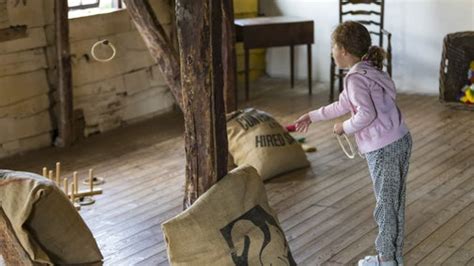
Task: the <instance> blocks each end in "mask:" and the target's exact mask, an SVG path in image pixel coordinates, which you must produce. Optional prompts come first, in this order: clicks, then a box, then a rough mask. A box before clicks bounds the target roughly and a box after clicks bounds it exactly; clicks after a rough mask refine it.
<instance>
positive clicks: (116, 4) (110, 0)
mask: <svg viewBox="0 0 474 266" xmlns="http://www.w3.org/2000/svg"><path fill="white" fill-rule="evenodd" d="M68 6H69V18H77V17H84V16H91V15H96V14H103V13H108V12H112V11H116V10H118V9H122V8H124V7H125V5H124V3H123V1H122V0H68Z"/></svg>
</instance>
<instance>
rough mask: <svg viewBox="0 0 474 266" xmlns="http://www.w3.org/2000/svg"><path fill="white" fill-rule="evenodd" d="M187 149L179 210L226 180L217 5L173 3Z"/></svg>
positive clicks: (191, 0)
mask: <svg viewBox="0 0 474 266" xmlns="http://www.w3.org/2000/svg"><path fill="white" fill-rule="evenodd" d="M176 23H177V29H178V43H179V48H180V63H181V86H182V92H183V103H184V118H185V136H184V139H185V148H186V185H185V196H184V208H187V207H189V206H190V205H191V204H193V202H194V201H195V200H196V199H197V198H198V197H199V196H200V195H202V194H203V193H204V192H205V191H207V190H208V189H209V188H210V187H211V186H212V185H213V184H215V183H216V182H217V181H218V180H219V179H221V178H222V177H224V176H225V175H226V174H227V153H228V150H227V131H226V120H225V106H224V95H223V94H224V91H223V86H224V80H223V70H222V28H223V27H222V1H220V0H205V1H196V0H177V1H176Z"/></svg>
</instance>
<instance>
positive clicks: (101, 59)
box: [91, 40, 117, 63]
mask: <svg viewBox="0 0 474 266" xmlns="http://www.w3.org/2000/svg"><path fill="white" fill-rule="evenodd" d="M100 44H102V45H105V46H108V47H110V49H112V55H111V56H110V57H109V58H99V57H97V55H96V54H95V49H96V48H97V46H99V45H100ZM116 53H117V50H116V49H115V46H114V45H113V44H112V43H111V42H110V41H109V40H102V41H98V42H96V43H94V45H92V48H91V55H92V57H93V58H94V59H95V60H97V61H99V62H102V63H105V62H109V61H110V60H112V59H114V57H115V54H116Z"/></svg>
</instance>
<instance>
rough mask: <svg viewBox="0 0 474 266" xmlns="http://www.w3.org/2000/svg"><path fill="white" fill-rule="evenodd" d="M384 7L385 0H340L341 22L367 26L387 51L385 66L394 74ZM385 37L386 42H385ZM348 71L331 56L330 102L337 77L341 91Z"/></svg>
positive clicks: (388, 71)
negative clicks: (340, 66)
mask: <svg viewBox="0 0 474 266" xmlns="http://www.w3.org/2000/svg"><path fill="white" fill-rule="evenodd" d="M384 7H385V6H384V0H339V23H343V22H344V21H348V20H352V21H356V22H359V23H361V24H363V25H364V26H366V27H367V29H368V30H369V33H370V35H371V36H372V37H376V38H377V39H378V45H379V46H380V47H382V48H384V49H385V51H386V52H387V58H386V60H385V62H384V66H385V69H386V71H387V73H388V74H389V75H390V76H392V44H391V41H392V40H391V39H392V34H391V33H390V32H388V31H387V30H385V29H384ZM385 38H386V39H387V42H386V43H384V39H385ZM384 44H385V46H384ZM346 73H347V70H344V69H338V68H337V66H336V63H335V62H334V59H333V57H332V56H331V70H330V75H331V77H330V93H329V101H330V102H332V101H334V86H335V81H336V79H338V83H339V92H341V91H342V90H343V79H344V76H345V75H346Z"/></svg>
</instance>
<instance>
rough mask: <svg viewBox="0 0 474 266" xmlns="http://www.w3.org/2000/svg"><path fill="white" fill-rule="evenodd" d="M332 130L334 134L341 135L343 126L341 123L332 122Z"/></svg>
mask: <svg viewBox="0 0 474 266" xmlns="http://www.w3.org/2000/svg"><path fill="white" fill-rule="evenodd" d="M332 131H333V132H334V134H336V135H339V136H342V134H344V128H343V127H342V123H336V124H334V128H333V130H332Z"/></svg>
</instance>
